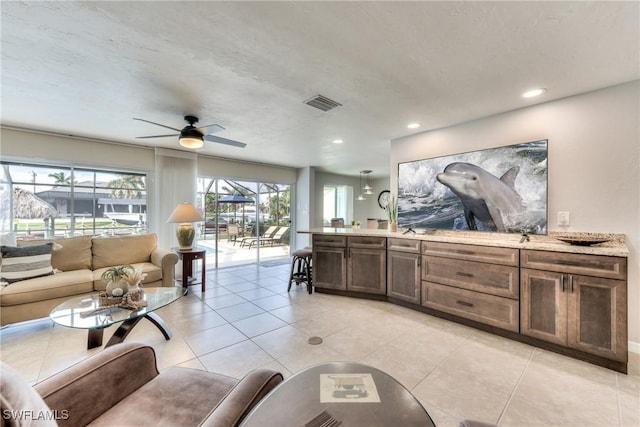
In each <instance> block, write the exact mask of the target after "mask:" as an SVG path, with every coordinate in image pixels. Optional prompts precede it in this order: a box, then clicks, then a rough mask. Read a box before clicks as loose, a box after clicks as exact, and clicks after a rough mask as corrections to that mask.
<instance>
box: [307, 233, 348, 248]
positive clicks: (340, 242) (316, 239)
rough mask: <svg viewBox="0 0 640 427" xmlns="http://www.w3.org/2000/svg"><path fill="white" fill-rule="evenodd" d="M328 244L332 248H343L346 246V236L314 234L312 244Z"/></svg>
mask: <svg viewBox="0 0 640 427" xmlns="http://www.w3.org/2000/svg"><path fill="white" fill-rule="evenodd" d="M316 245H318V246H329V247H334V248H345V247H346V246H347V237H346V236H333V235H327V234H314V235H313V246H316Z"/></svg>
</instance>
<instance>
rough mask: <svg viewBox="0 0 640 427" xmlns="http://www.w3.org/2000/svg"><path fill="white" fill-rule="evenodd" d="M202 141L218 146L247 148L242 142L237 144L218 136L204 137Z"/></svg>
mask: <svg viewBox="0 0 640 427" xmlns="http://www.w3.org/2000/svg"><path fill="white" fill-rule="evenodd" d="M204 140H205V141H209V142H217V143H218V144H226V145H232V146H234V147H240V148H244V147H246V146H247V144H245V143H244V142H238V141H234V140H232V139H226V138H220V137H219V136H213V135H205V136H204Z"/></svg>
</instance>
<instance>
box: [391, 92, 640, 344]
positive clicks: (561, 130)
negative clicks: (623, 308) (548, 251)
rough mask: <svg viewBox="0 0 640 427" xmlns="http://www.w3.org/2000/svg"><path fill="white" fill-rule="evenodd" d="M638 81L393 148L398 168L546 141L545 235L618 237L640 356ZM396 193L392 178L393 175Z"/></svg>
mask: <svg viewBox="0 0 640 427" xmlns="http://www.w3.org/2000/svg"><path fill="white" fill-rule="evenodd" d="M639 118H640V81H634V82H630V83H626V84H622V85H617V86H613V87H610V88H606V89H602V90H598V91H594V92H589V93H585V94H581V95H577V96H573V97H569V98H565V99H562V100H559V101H553V102H548V103H544V104H540V105H536V106H532V107H529V108H524V109H520V110H516V111H512V112H508V113H504V114H500V115H496V116H492V117H488V118H484V119H480V120H475V121H472V122H468V123H463V124H460V125H456V126H452V127H448V128H444V129H439V130H434V131H430V132H425V133H421V134H417V135H413V136H409V137H405V138H399V139H396V140H393V141H392V142H391V171H397V168H398V163H400V162H405V161H408V160H416V159H424V158H429V157H436V156H442V155H447V154H454V153H462V152H465V151H473V150H478V149H482V148H489V147H499V146H504V145H511V144H516V143H521V142H527V141H534V140H539V139H548V140H549V146H548V148H549V152H548V154H549V169H548V172H549V195H548V202H549V204H548V210H549V224H548V226H549V227H548V228H549V230H550V231H556V230H560V228H559V227H558V226H557V223H556V218H557V213H558V211H568V212H570V214H571V226H570V227H569V228H568V229H566V228H563V229H562V230H566V231H584V232H604V233H607V232H608V233H622V234H625V235H626V243H627V247H628V248H629V251H630V256H629V260H628V261H629V262H628V264H629V272H628V275H629V288H628V290H629V293H628V298H629V307H628V309H629V310H628V315H629V340H630V349H632V350H633V351H634V352H640V308H639V305H640V171H639V169H640V125H639V120H640V119H639ZM390 178H391V188H392V189H394V190H393V192H397V178H398V177H397V173H395V174H394V173H392V174H391V177H390Z"/></svg>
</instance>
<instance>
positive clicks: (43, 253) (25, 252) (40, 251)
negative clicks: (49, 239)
mask: <svg viewBox="0 0 640 427" xmlns="http://www.w3.org/2000/svg"><path fill="white" fill-rule="evenodd" d="M52 250H53V243H46V244H44V245H37V246H24V247H22V246H18V247H16V246H2V247H0V251H1V252H2V270H1V271H0V280H2V281H4V282H8V283H13V282H18V281H20V280H26V279H32V278H34V277H40V276H48V275H50V274H53V267H51V251H52Z"/></svg>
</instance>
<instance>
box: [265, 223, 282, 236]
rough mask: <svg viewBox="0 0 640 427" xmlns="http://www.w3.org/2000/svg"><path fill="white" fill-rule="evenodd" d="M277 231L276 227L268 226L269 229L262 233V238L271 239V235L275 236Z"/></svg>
mask: <svg viewBox="0 0 640 427" xmlns="http://www.w3.org/2000/svg"><path fill="white" fill-rule="evenodd" d="M277 231H278V226H276V225H270V226H269V228H267V229H266V230H265V232H264V233H262V237H273V235H274V234H276V232H277Z"/></svg>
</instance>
